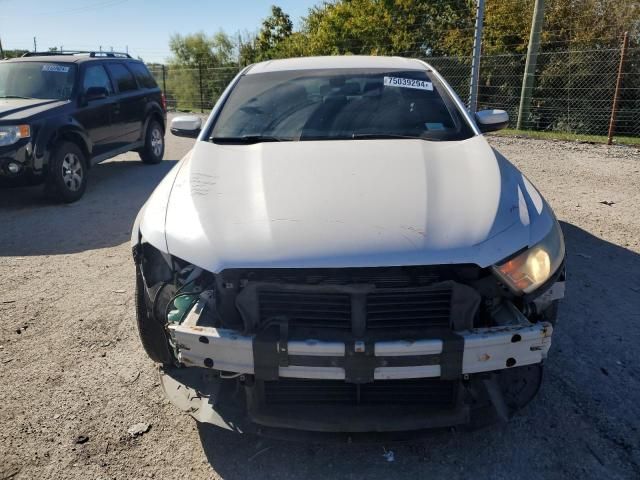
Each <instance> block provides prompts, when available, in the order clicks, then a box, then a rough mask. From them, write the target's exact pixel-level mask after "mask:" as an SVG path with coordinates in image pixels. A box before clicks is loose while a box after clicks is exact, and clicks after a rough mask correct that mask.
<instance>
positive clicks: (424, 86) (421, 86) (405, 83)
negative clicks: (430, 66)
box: [384, 77, 433, 90]
mask: <svg viewBox="0 0 640 480" xmlns="http://www.w3.org/2000/svg"><path fill="white" fill-rule="evenodd" d="M384 86H385V87H401V88H417V89H418V90H433V83H431V82H427V81H425V80H416V79H414V78H402V77H384Z"/></svg>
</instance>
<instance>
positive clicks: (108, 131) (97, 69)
mask: <svg viewBox="0 0 640 480" xmlns="http://www.w3.org/2000/svg"><path fill="white" fill-rule="evenodd" d="M81 75H82V79H81V82H80V99H81V100H80V104H79V106H78V110H77V111H76V113H75V114H74V116H75V117H76V119H77V120H78V122H79V123H80V124H81V125H82V126H83V127H84V129H85V130H86V132H87V134H88V135H89V138H90V139H91V143H92V144H93V150H92V156H94V157H95V156H97V155H101V154H103V153H105V152H107V151H109V150H112V149H113V148H114V143H113V142H114V136H115V135H117V133H118V132H117V131H115V129H114V128H113V124H112V120H113V115H114V110H115V109H116V108H117V97H116V95H115V91H114V89H113V85H112V83H111V80H110V79H109V75H107V71H106V70H105V68H104V65H102V64H100V63H93V62H91V63H87V64H86V65H85V68H84V69H83V70H82V73H81ZM90 87H103V88H105V89H106V90H107V93H108V95H107V97H105V98H98V99H94V100H87V98H86V93H87V90H88V89H89V88H90Z"/></svg>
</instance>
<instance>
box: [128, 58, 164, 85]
mask: <svg viewBox="0 0 640 480" xmlns="http://www.w3.org/2000/svg"><path fill="white" fill-rule="evenodd" d="M128 66H129V70H131V71H132V72H133V75H134V76H135V77H136V80H137V81H138V85H140V86H141V87H142V88H156V87H157V86H158V84H157V83H156V81H155V80H154V78H153V76H152V75H151V73H149V70H147V67H145V66H144V65H143V64H142V63H129V64H128Z"/></svg>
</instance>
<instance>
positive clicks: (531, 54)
mask: <svg viewBox="0 0 640 480" xmlns="http://www.w3.org/2000/svg"><path fill="white" fill-rule="evenodd" d="M543 22H544V0H536V3H535V5H534V7H533V20H532V21H531V35H530V36H529V46H528V48H527V61H526V63H525V66H524V77H522V90H521V91H520V108H518V124H517V126H516V128H517V129H518V130H520V129H522V127H523V126H524V125H525V122H527V120H528V118H529V108H530V107H531V94H532V93H533V84H534V81H535V74H536V63H537V61H538V49H539V48H540V31H541V30H542V24H543Z"/></svg>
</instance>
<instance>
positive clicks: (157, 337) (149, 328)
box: [136, 267, 174, 365]
mask: <svg viewBox="0 0 640 480" xmlns="http://www.w3.org/2000/svg"><path fill="white" fill-rule="evenodd" d="M156 295H158V293H156ZM151 308H153V302H152V301H151V299H150V298H149V296H148V295H147V291H146V289H145V286H144V280H143V279H142V274H141V273H140V267H137V268H136V319H137V324H138V334H139V335H140V341H141V342H142V347H143V348H144V351H145V352H147V355H149V358H151V360H153V361H154V362H158V363H162V364H165V365H168V364H171V365H172V364H174V357H173V355H172V353H171V351H170V350H169V338H168V336H167V331H166V329H165V327H164V325H163V324H161V323H160V322H158V321H157V320H156V319H155V312H151V311H150V309H151Z"/></svg>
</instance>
